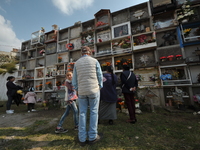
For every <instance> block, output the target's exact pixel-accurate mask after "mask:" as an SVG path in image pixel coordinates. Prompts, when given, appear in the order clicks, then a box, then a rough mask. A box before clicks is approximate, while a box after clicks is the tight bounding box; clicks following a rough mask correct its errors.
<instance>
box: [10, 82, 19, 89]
mask: <svg viewBox="0 0 200 150" xmlns="http://www.w3.org/2000/svg"><path fill="white" fill-rule="evenodd" d="M8 86H9V87H10V88H12V89H16V90H18V87H17V85H15V84H14V83H13V82H9V83H8Z"/></svg>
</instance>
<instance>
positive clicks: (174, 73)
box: [172, 71, 179, 79]
mask: <svg viewBox="0 0 200 150" xmlns="http://www.w3.org/2000/svg"><path fill="white" fill-rule="evenodd" d="M172 75H173V76H174V77H176V78H177V79H178V78H179V72H178V71H174V72H173V74H172Z"/></svg>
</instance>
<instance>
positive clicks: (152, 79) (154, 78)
mask: <svg viewBox="0 0 200 150" xmlns="http://www.w3.org/2000/svg"><path fill="white" fill-rule="evenodd" d="M149 79H150V81H157V80H158V76H157V75H156V74H153V75H152V76H150V77H149Z"/></svg>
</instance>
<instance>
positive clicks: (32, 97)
mask: <svg viewBox="0 0 200 150" xmlns="http://www.w3.org/2000/svg"><path fill="white" fill-rule="evenodd" d="M24 100H25V101H24V103H28V112H31V111H36V110H35V109H34V107H35V103H36V94H35V92H34V88H33V87H31V88H30V89H29V92H28V93H26V95H25V97H24Z"/></svg>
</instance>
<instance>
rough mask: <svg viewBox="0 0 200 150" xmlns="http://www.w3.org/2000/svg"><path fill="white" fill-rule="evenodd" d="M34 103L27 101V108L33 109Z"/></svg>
mask: <svg viewBox="0 0 200 150" xmlns="http://www.w3.org/2000/svg"><path fill="white" fill-rule="evenodd" d="M34 107H35V103H28V110H30V111H31V109H34Z"/></svg>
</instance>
